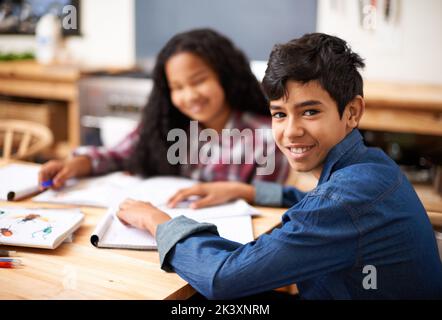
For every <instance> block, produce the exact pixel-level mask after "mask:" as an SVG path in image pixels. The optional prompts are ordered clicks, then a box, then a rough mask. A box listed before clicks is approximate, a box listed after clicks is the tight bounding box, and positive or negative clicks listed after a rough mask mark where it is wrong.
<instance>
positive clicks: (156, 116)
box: [126, 29, 269, 176]
mask: <svg viewBox="0 0 442 320" xmlns="http://www.w3.org/2000/svg"><path fill="white" fill-rule="evenodd" d="M181 52H189V53H193V54H195V55H197V56H198V57H200V58H201V59H203V60H204V61H205V62H206V63H208V65H209V66H210V67H211V68H213V70H214V71H215V73H216V74H217V75H218V78H219V81H220V84H221V86H222V88H223V89H224V94H225V97H226V100H227V102H228V104H229V105H230V106H231V108H232V109H234V110H240V111H249V112H253V113H257V114H262V115H269V111H268V102H267V99H266V98H265V96H264V93H263V91H262V88H261V86H260V84H259V82H258V80H257V79H256V78H255V76H254V74H253V73H252V71H251V69H250V65H249V61H248V60H247V58H246V56H245V55H244V53H243V52H242V51H241V50H240V49H238V48H236V47H235V46H234V45H233V43H232V42H231V41H230V40H229V39H227V38H226V37H225V36H223V35H221V34H219V33H218V32H216V31H214V30H211V29H195V30H191V31H188V32H183V33H179V34H177V35H175V36H174V37H172V38H171V39H170V40H169V41H168V42H167V44H166V45H165V46H164V47H163V49H162V50H161V51H160V53H159V54H158V56H157V60H156V65H155V67H154V69H153V82H154V85H153V88H152V92H151V94H150V96H149V100H148V102H147V105H146V107H145V108H144V110H143V115H142V120H141V125H140V136H139V141H138V143H137V145H136V148H135V151H134V154H133V155H132V156H131V158H130V159H128V160H127V163H126V166H127V169H128V170H129V171H131V172H133V173H138V174H141V175H143V176H153V175H178V174H179V165H171V164H169V162H168V161H167V150H168V148H169V146H170V145H171V144H172V143H173V142H169V141H167V134H168V132H169V131H170V130H171V129H174V128H181V129H183V130H187V127H188V125H189V121H190V119H189V118H188V117H187V116H185V115H184V114H182V113H181V112H180V111H179V110H178V109H177V108H176V107H175V106H174V105H173V104H172V100H171V97H170V90H169V86H168V82H167V78H166V73H165V64H166V62H167V61H168V60H169V58H171V57H172V56H173V55H175V54H177V53H181Z"/></svg>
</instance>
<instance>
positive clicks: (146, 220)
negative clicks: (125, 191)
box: [117, 199, 170, 236]
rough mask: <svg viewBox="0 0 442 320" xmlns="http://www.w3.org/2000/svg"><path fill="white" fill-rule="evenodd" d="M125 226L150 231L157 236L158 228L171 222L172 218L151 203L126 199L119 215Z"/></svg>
mask: <svg viewBox="0 0 442 320" xmlns="http://www.w3.org/2000/svg"><path fill="white" fill-rule="evenodd" d="M117 217H118V218H119V219H120V220H121V222H123V223H124V224H125V225H130V226H133V227H135V228H138V229H144V230H147V231H149V232H150V233H151V234H152V235H154V236H155V233H156V231H157V226H158V225H159V224H161V223H164V222H166V221H168V220H170V217H169V216H168V215H167V214H166V213H164V212H163V211H161V210H158V209H157V208H155V207H154V206H153V205H152V204H151V203H149V202H143V201H136V200H132V199H126V200H125V201H124V202H123V203H122V204H121V205H120V210H119V211H118V213H117Z"/></svg>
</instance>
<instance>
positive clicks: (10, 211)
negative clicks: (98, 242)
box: [0, 208, 84, 249]
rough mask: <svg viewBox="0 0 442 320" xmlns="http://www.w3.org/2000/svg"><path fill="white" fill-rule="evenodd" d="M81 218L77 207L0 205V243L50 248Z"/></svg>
mask: <svg viewBox="0 0 442 320" xmlns="http://www.w3.org/2000/svg"><path fill="white" fill-rule="evenodd" d="M83 219H84V214H83V213H81V211H80V210H78V209H35V208H0V228H1V234H0V244H5V245H14V246H24V247H36V248H45V249H54V248H56V247H57V246H58V245H59V244H60V243H62V242H63V241H64V240H66V239H67V238H68V237H69V236H70V235H71V234H72V233H73V232H74V231H75V230H76V229H77V228H78V227H79V226H80V225H81V222H82V221H83Z"/></svg>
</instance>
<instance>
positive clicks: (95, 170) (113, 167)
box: [73, 126, 140, 175]
mask: <svg viewBox="0 0 442 320" xmlns="http://www.w3.org/2000/svg"><path fill="white" fill-rule="evenodd" d="M139 133H140V127H139V126H138V127H137V128H136V129H135V130H134V131H132V132H131V133H129V134H128V135H127V136H126V137H125V138H124V139H123V140H122V141H121V142H120V143H118V144H117V145H116V146H115V147H112V148H110V149H108V148H104V147H96V146H81V147H79V148H77V149H76V150H74V152H73V156H74V157H76V156H87V157H88V158H89V159H91V164H92V172H91V173H92V174H93V175H100V174H105V173H109V172H112V171H118V170H123V169H124V166H123V164H124V160H125V159H127V158H128V157H129V156H130V155H131V154H132V153H133V151H134V149H135V147H136V144H137V141H138V137H139Z"/></svg>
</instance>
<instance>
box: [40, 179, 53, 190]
mask: <svg viewBox="0 0 442 320" xmlns="http://www.w3.org/2000/svg"><path fill="white" fill-rule="evenodd" d="M53 184H54V183H53V181H52V179H50V180H47V181H43V182H42V183H41V186H42V187H43V188H49V187H52V185H53Z"/></svg>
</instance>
